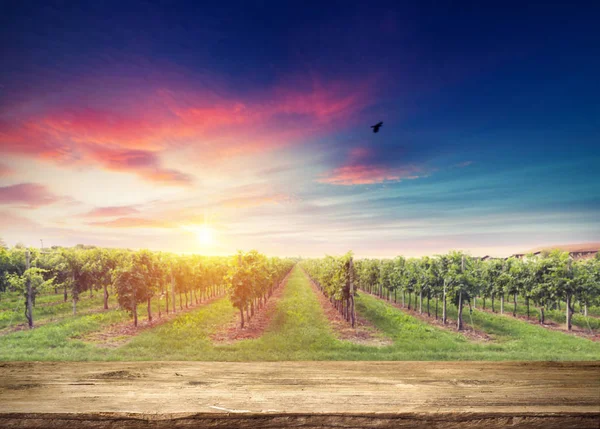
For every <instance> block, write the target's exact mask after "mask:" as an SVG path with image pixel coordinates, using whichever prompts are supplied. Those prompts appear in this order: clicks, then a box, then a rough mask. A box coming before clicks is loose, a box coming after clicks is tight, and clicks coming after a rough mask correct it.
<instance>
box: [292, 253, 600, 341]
mask: <svg viewBox="0 0 600 429" xmlns="http://www.w3.org/2000/svg"><path fill="white" fill-rule="evenodd" d="M348 258H349V259H350V260H351V254H347V255H346V256H344V257H342V258H333V257H326V258H323V259H313V260H306V261H302V267H303V268H304V269H305V271H306V272H307V273H308V274H309V275H310V277H311V278H312V279H313V280H314V281H315V283H317V284H318V285H319V287H320V288H321V289H322V290H323V291H324V293H325V294H326V295H327V296H329V297H330V299H331V300H332V302H336V303H337V304H336V305H337V306H338V307H340V306H341V307H342V308H343V307H344V306H347V305H348V304H345V303H347V302H349V301H350V297H349V296H348V294H349V286H350V284H349V283H350V282H349V279H352V280H353V282H354V283H355V287H356V288H357V289H361V290H363V291H365V292H368V293H370V294H373V295H376V296H378V297H380V298H383V299H386V300H389V301H392V300H393V301H394V302H397V301H398V300H401V302H402V305H403V306H407V307H408V308H409V309H410V308H413V309H417V308H418V311H419V312H420V313H423V312H424V311H425V312H427V314H428V315H429V316H431V312H432V310H431V301H435V317H436V319H437V318H438V313H439V310H440V308H439V307H441V313H442V314H441V317H442V321H443V323H447V305H448V303H451V304H452V305H454V306H456V308H457V313H458V317H457V321H456V324H457V326H456V328H457V330H462V329H463V327H464V324H463V308H464V307H465V306H469V308H473V307H474V306H475V298H479V299H481V300H483V309H485V308H486V304H487V303H489V304H490V305H491V310H492V311H493V312H496V311H497V303H498V302H499V311H500V313H504V312H505V307H506V305H507V301H508V305H510V304H512V313H513V316H516V314H517V301H518V300H519V299H521V300H524V301H525V305H526V307H527V317H529V316H530V311H531V308H532V307H533V308H535V309H536V310H537V312H538V314H539V322H540V323H544V321H545V312H546V311H547V309H556V308H561V302H564V303H565V315H566V328H567V329H568V330H571V329H572V318H573V314H574V313H575V308H576V307H575V306H576V304H577V303H578V304H579V307H580V309H581V311H582V312H583V314H584V315H585V316H587V311H588V307H589V306H591V305H599V304H600V256H598V255H596V257H595V258H593V259H587V260H577V261H576V260H573V259H572V258H571V257H570V255H569V253H568V252H562V251H559V250H555V251H552V252H547V253H543V254H541V255H539V256H534V255H527V256H526V257H525V258H523V259H519V258H516V257H511V258H508V259H489V260H481V259H480V258H476V257H472V256H470V255H468V254H465V253H462V252H457V251H453V252H449V253H448V254H445V255H437V256H433V257H429V256H425V257H422V258H405V257H402V256H398V257H396V258H393V259H361V260H356V261H354V262H353V263H352V264H348V263H344V262H343V261H344V260H347V259H348ZM352 302H353V299H352ZM342 311H345V310H343V309H342Z"/></svg>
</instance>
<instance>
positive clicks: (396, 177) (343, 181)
mask: <svg viewBox="0 0 600 429" xmlns="http://www.w3.org/2000/svg"><path fill="white" fill-rule="evenodd" d="M421 173H422V170H421V168H419V167H416V166H408V167H403V168H386V167H377V166H373V165H347V166H343V167H339V168H336V169H334V170H333V171H332V172H331V173H330V174H329V175H327V176H326V177H322V178H320V179H319V180H318V181H319V182H320V183H328V184H330V185H346V186H350V185H371V184H375V183H384V182H398V181H400V180H402V179H417V178H418V177H419V175H420V174H421Z"/></svg>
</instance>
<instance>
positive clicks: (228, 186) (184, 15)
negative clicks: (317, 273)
mask: <svg viewBox="0 0 600 429" xmlns="http://www.w3.org/2000/svg"><path fill="white" fill-rule="evenodd" d="M415 3H418V4H415ZM1 9H2V13H0V40H1V42H0V58H2V67H1V68H0V237H1V238H2V239H3V240H4V241H5V242H6V243H7V244H9V245H14V244H16V243H24V244H26V245H30V246H41V245H42V241H40V240H43V245H44V246H52V245H63V246H72V245H76V244H79V243H81V244H93V245H99V246H106V247H127V248H136V249H137V248H148V249H153V250H165V251H174V252H185V253H190V252H194V253H200V254H214V255H227V254H232V253H234V252H235V251H237V250H238V249H244V250H249V249H257V250H259V251H261V252H264V253H267V254H269V255H281V256H298V255H302V256H322V255H324V254H340V253H345V252H346V251H348V250H353V251H354V253H355V254H356V255H357V256H359V257H393V256H396V255H405V256H420V255H427V254H436V253H442V252H446V251H448V250H451V249H460V250H465V251H468V252H470V253H471V254H473V255H475V256H482V255H485V254H490V255H497V256H504V255H508V254H511V253H514V252H521V251H525V250H528V249H531V248H533V247H538V246H542V245H551V244H563V243H583V242H590V241H600V83H599V82H600V80H599V78H598V77H599V76H600V52H599V48H598V47H599V46H600V32H599V31H598V29H597V22H598V19H599V18H600V5H596V6H593V5H591V3H589V4H587V2H581V3H579V4H578V3H577V2H564V3H562V4H560V3H554V4H534V3H529V2H514V3H511V2H507V1H503V2H498V3H495V2H456V1H449V2H443V1H421V2H410V3H408V2H407V3H402V2H397V1H396V2H376V1H369V2H356V3H355V2H350V1H344V2H334V1H331V2H329V1H328V2H309V1H301V2H293V1H289V2H288V1H285V2H282V1H277V2H260V1H240V2H228V1H219V2H196V1H193V2H184V1H177V2H167V1H125V0H120V1H102V2H89V3H88V2H62V1H61V2H52V1H43V2H32V1H8V2H2V5H1ZM379 121H383V126H382V127H381V129H380V131H379V132H378V133H373V132H372V129H371V128H370V126H371V125H373V124H375V123H377V122H379Z"/></svg>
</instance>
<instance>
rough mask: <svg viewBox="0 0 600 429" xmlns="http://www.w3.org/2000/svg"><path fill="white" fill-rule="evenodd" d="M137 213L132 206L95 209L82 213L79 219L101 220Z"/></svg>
mask: <svg viewBox="0 0 600 429" xmlns="http://www.w3.org/2000/svg"><path fill="white" fill-rule="evenodd" d="M137 213H139V210H138V209H136V208H135V207H132V206H115V207H96V208H95V209H92V210H90V211H89V212H86V213H82V214H81V215H79V217H84V218H103V217H116V216H120V217H121V216H129V215H132V214H137Z"/></svg>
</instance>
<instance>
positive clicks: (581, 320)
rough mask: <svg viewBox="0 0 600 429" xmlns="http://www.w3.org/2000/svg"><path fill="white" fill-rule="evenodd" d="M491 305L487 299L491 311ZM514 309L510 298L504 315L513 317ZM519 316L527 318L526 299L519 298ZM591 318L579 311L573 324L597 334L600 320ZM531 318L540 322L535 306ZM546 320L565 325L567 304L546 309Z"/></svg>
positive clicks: (498, 308) (532, 307)
mask: <svg viewBox="0 0 600 429" xmlns="http://www.w3.org/2000/svg"><path fill="white" fill-rule="evenodd" d="M477 305H478V307H480V306H482V305H483V300H482V299H478V300H477ZM491 305H492V303H491V300H490V299H487V300H486V308H487V309H491ZM513 307H514V305H513V302H512V298H510V301H508V300H507V301H506V302H504V314H506V315H510V316H512V312H513ZM494 308H495V309H496V311H497V312H500V300H499V299H496V302H495V305H494ZM576 310H579V307H577V308H576ZM594 310H595V309H594V308H591V309H589V311H588V314H590V315H591V316H593V315H594V313H595V311H594ZM517 315H519V316H527V306H526V305H525V298H522V297H519V298H518V299H517ZM591 316H588V317H585V316H584V315H583V314H580V313H579V312H578V311H576V312H575V313H574V314H573V319H572V323H573V325H574V326H577V327H579V328H582V329H585V330H586V331H589V330H590V329H591V330H592V331H593V332H597V331H598V330H599V329H600V319H599V318H597V317H591ZM529 317H530V319H531V320H539V311H538V309H537V308H536V307H534V306H533V304H531V305H530V306H529ZM544 318H545V320H547V321H552V322H554V323H558V324H561V325H565V324H566V320H567V315H566V304H565V303H561V310H558V309H556V310H549V309H546V310H545V311H544Z"/></svg>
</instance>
